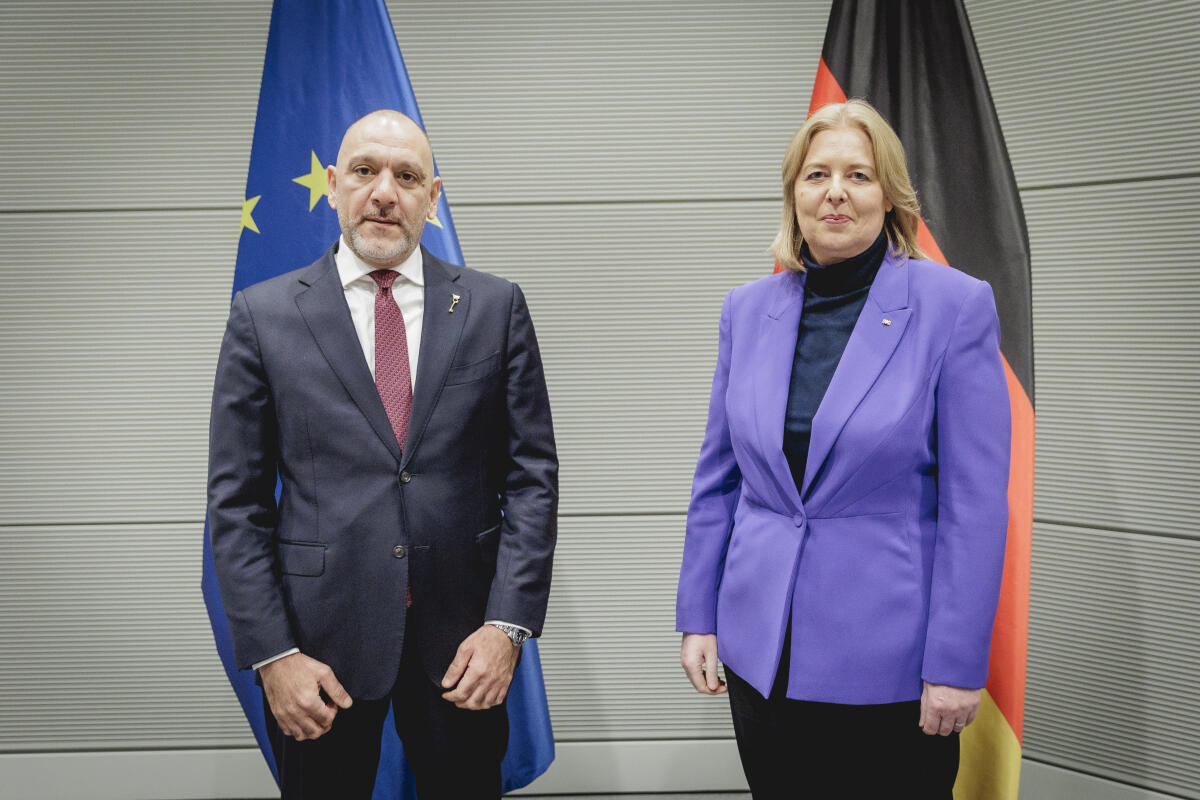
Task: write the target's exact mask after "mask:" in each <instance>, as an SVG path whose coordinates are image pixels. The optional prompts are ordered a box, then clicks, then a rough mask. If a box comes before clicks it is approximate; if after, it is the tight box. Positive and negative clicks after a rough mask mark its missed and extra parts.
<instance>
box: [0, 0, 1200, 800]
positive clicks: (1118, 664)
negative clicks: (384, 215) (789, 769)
mask: <svg viewBox="0 0 1200 800" xmlns="http://www.w3.org/2000/svg"><path fill="white" fill-rule="evenodd" d="M827 9H828V7H827V4H825V3H818V2H805V3H796V2H774V1H767V0H761V1H760V2H736V3H735V2H675V1H672V0H655V1H653V2H608V3H591V4H580V3H573V2H567V0H560V2H549V1H548V0H547V2H512V3H503V4H497V3H488V2H482V1H480V2H458V3H449V4H448V3H444V2H443V3H433V2H406V3H399V2H396V3H392V5H391V11H392V16H393V22H394V23H395V24H396V28H397V34H398V37H399V40H400V45H401V48H402V50H403V52H404V56H405V59H406V61H407V64H408V68H409V71H410V75H411V78H412V82H413V85H414V88H415V89H416V92H417V96H418V98H419V100H420V103H421V109H422V112H423V114H424V116H425V120H426V123H427V125H428V128H429V131H430V134H431V137H432V139H433V143H434V147H435V151H436V153H437V156H438V162H439V165H440V167H441V168H442V171H443V175H444V178H445V181H446V188H447V192H448V196H449V199H450V201H451V203H452V207H453V209H454V213H455V218H456V224H457V227H458V229H459V232H460V235H461V240H462V246H463V250H464V253H465V257H466V259H467V261H468V263H469V264H470V265H471V266H474V267H476V268H480V269H484V270H488V271H493V272H496V273H499V274H501V275H504V276H506V277H509V278H513V279H515V280H518V281H520V282H521V284H522V286H523V287H524V288H525V290H526V293H527V295H528V298H529V302H530V305H531V308H532V310H533V313H534V316H535V320H536V321H537V324H538V329H539V335H540V338H541V340H542V344H543V349H544V352H545V358H546V366H547V373H548V376H549V379H550V390H551V396H552V401H553V403H554V409H555V417H556V422H557V428H558V432H559V440H560V448H561V454H562V462H563V487H562V488H563V492H562V494H563V504H562V512H563V520H562V538H561V544H560V558H559V560H558V562H557V570H556V582H555V590H554V595H553V601H552V607H551V612H550V619H549V620H548V624H547V633H546V638H545V640H544V641H543V643H542V655H543V660H544V663H545V670H546V677H547V688H548V693H549V697H550V702H551V708H552V712H553V715H554V720H555V726H556V731H557V736H558V738H559V740H560V741H561V742H564V743H566V742H574V743H579V744H581V745H584V744H588V743H602V742H618V743H619V742H631V741H644V740H660V741H662V742H673V743H677V744H679V745H680V746H681V747H683V748H685V749H686V747H687V744H688V742H694V741H696V740H700V739H726V738H728V737H729V736H730V735H731V733H730V728H729V724H728V722H727V719H726V717H727V711H726V708H725V706H724V704H723V702H721V701H718V702H707V701H705V700H704V699H702V698H699V697H698V696H695V695H694V694H693V693H691V692H690V690H689V689H688V688H687V687H686V685H685V682H684V680H683V677H682V674H681V673H680V670H679V668H678V664H677V657H676V652H677V640H676V637H675V635H674V634H673V633H672V632H671V630H672V627H673V625H672V595H673V583H674V578H675V571H676V569H677V566H678V558H679V547H680V543H681V537H682V521H683V512H684V510H685V506H686V499H687V492H688V483H689V479H690V471H691V468H692V466H693V461H694V458H695V454H696V451H697V448H698V446H699V437H700V434H701V432H702V425H703V415H704V406H705V402H706V398H707V384H708V381H709V379H710V377H711V370H712V362H713V359H714V355H715V339H716V317H717V314H718V310H719V304H720V298H721V296H722V295H723V293H724V292H725V291H726V290H727V289H728V288H729V287H730V286H732V285H735V284H737V283H741V282H744V281H746V280H750V279H752V278H754V277H756V276H758V275H760V274H762V273H764V272H765V271H767V270H768V269H769V259H768V257H767V256H766V254H765V248H766V246H767V244H768V243H769V241H770V238H771V235H772V233H773V229H774V226H775V223H776V215H777V201H776V196H777V194H778V190H777V187H776V173H777V166H778V162H779V159H780V157H781V155H782V152H783V149H784V147H785V146H786V143H787V140H788V137H789V135H790V133H791V132H792V131H793V130H794V128H795V127H796V126H797V125H798V124H799V122H800V121H801V119H802V116H803V113H804V111H805V110H806V108H807V100H808V94H809V91H810V89H811V85H812V76H813V73H814V69H815V64H816V58H817V54H818V52H819V48H820V42H821V38H822V36H823V33H824V25H825V16H826V13H827ZM3 11H4V20H5V24H4V25H3V26H0V52H3V53H4V58H3V60H2V61H0V120H2V122H0V174H2V175H3V176H4V179H3V181H0V252H3V256H2V257H0V397H2V398H3V403H2V405H0V690H2V691H3V693H4V695H5V696H6V697H8V698H19V702H15V703H13V702H10V703H8V704H7V708H6V711H5V712H4V713H3V714H2V715H0V786H3V785H6V780H5V778H6V775H9V774H12V773H13V772H14V771H15V770H18V769H19V768H20V764H21V763H24V762H21V760H20V759H21V758H23V757H25V756H29V755H30V754H34V753H52V754H55V753H56V754H62V755H61V757H62V758H63V759H66V758H67V756H68V755H70V754H78V753H80V752H84V751H97V750H98V751H102V752H106V751H118V750H125V751H149V752H159V751H162V752H165V751H167V750H175V751H183V752H191V751H200V750H205V749H209V748H217V749H219V748H244V747H249V746H251V744H252V743H251V740H250V737H249V734H248V731H247V729H246V727H245V725H244V722H243V721H242V718H241V714H240V712H239V710H238V708H237V706H236V703H235V701H234V699H233V696H232V693H231V692H230V691H229V690H228V688H227V686H226V684H225V683H224V679H223V676H222V674H221V672H220V668H219V664H218V662H217V659H216V656H215V652H214V651H213V648H212V645H211V639H210V636H209V634H208V628H207V621H206V619H205V617H204V612H203V607H202V604H201V601H200V596H199V590H198V583H199V550H200V535H201V527H202V522H203V512H204V462H205V443H206V430H207V406H208V393H209V391H210V388H211V375H212V369H213V365H214V362H215V355H216V349H217V345H218V342H219V339H220V335H221V331H222V326H223V321H224V315H225V309H226V307H227V303H228V293H229V286H230V280H231V277H232V265H233V258H234V253H235V248H236V242H237V235H238V215H239V210H240V202H241V199H242V189H243V185H244V180H245V172H246V163H247V158H248V153H249V143H250V135H251V131H252V126H253V120H254V110H255V103H256V99H257V92H258V78H259V74H260V70H261V64H262V53H263V46H264V44H265V36H266V27H267V20H268V17H269V3H267V2H265V0H259V1H258V2H253V3H243V2H209V3H187V2H132V1H131V0H124V1H122V0H101V1H100V2H83V0H57V1H51V0H41V1H40V2H19V1H17V0H7V2H5V3H4V6H3ZM968 11H969V12H970V14H971V17H972V20H973V22H974V26H975V32H976V36H977V39H978V44H979V47H980V51H981V54H982V56H983V60H984V65H985V67H986V69H987V71H988V76H989V79H990V82H991V86H992V90H993V95H994V97H995V100H996V105H997V109H998V112H999V114H1000V120H1001V123H1002V125H1003V127H1004V132H1005V135H1006V137H1007V140H1008V144H1009V148H1010V153H1011V156H1012V159H1013V164H1014V167H1015V170H1016V174H1017V179H1018V183H1019V185H1020V188H1021V192H1022V199H1023V201H1024V203H1025V208H1026V213H1027V216H1028V220H1029V228H1030V239H1031V246H1032V251H1033V260H1034V317H1035V325H1036V331H1035V348H1036V377H1037V410H1038V451H1037V457H1038V477H1037V493H1036V505H1035V515H1036V523H1035V552H1034V577H1033V582H1034V585H1033V601H1032V611H1031V628H1032V630H1031V635H1030V661H1029V696H1028V705H1027V709H1026V740H1025V745H1026V749H1025V754H1026V756H1027V758H1029V759H1033V760H1037V761H1039V762H1043V763H1046V764H1051V765H1057V766H1060V767H1065V768H1067V769H1068V770H1073V771H1078V772H1080V773H1087V774H1091V775H1097V776H1102V777H1105V778H1109V779H1112V780H1114V781H1118V782H1120V783H1121V784H1125V785H1129V786H1141V787H1148V788H1151V789H1156V790H1158V791H1161V792H1166V793H1170V794H1174V795H1178V796H1183V797H1200V768H1198V767H1197V766H1196V765H1197V764H1198V763H1200V727H1198V726H1200V723H1198V721H1197V720H1200V693H1198V690H1197V688H1196V682H1195V680H1194V674H1195V666H1194V664H1195V663H1196V659H1197V656H1198V655H1200V626H1198V622H1197V615H1196V613H1195V597H1196V592H1197V590H1198V589H1200V541H1198V538H1197V533H1196V527H1195V524H1194V522H1193V520H1194V519H1195V518H1196V516H1197V512H1198V511H1200V491H1198V489H1200V486H1198V483H1200V481H1198V480H1197V478H1198V476H1200V468H1198V467H1197V463H1196V455H1195V454H1196V452H1197V446H1198V445H1200V412H1198V411H1197V410H1196V399H1197V393H1198V392H1197V390H1198V389H1200V358H1198V356H1200V348H1198V345H1200V279H1198V278H1197V268H1198V267H1200V264H1197V261H1198V259H1197V257H1196V256H1195V254H1194V252H1195V251H1194V248H1193V247H1191V246H1189V245H1190V239H1191V238H1193V236H1194V229H1195V223H1196V220H1197V218H1198V215H1197V212H1198V211H1200V146H1198V144H1197V142H1198V141H1200V139H1198V137H1196V135H1195V130H1196V127H1197V126H1196V123H1197V121H1198V118H1200V102H1198V101H1200V89H1198V87H1197V82H1196V81H1195V78H1194V75H1195V74H1196V70H1197V67H1200V57H1198V56H1197V55H1196V52H1195V46H1194V45H1195V42H1196V41H1197V33H1198V32H1200V10H1198V9H1197V8H1196V6H1195V4H1193V3H1189V2H1182V1H1178V2H1142V3H1134V4H1130V3H1124V2H1079V1H1078V0H1071V1H1070V2H1060V3H1055V4H1045V3H1039V2H1035V1H1034V0H1011V1H1006V2H1001V1H1000V0H968ZM300 162H301V163H299V165H298V167H297V173H296V174H301V173H303V172H305V171H306V170H307V154H301V158H300ZM246 235H252V234H246ZM181 720H182V721H184V722H183V723H181ZM51 763H53V761H51ZM61 763H63V764H67V763H71V762H68V761H67V760H63V761H62V762H61ZM6 770H8V772H6ZM114 780H116V778H114ZM164 780H166V779H164ZM660 780H661V782H662V783H663V785H662V787H661V788H664V789H665V788H671V785H669V784H671V781H672V779H671V777H670V772H669V771H667V773H666V777H663V778H661V779H660ZM685 783H686V780H685V776H682V775H681V776H679V780H678V785H684V784H685ZM9 785H11V784H9ZM91 788H92V789H94V788H95V787H91ZM172 792H175V794H171V793H172ZM181 792H182V793H181ZM87 793H88V792H87V791H86V790H85V789H84V788H81V793H80V795H79V796H84V795H85V794H87ZM92 794H95V792H94V791H93V792H92ZM168 795H170V796H187V795H186V792H185V791H184V790H182V789H170V790H169V791H168V790H166V789H164V790H163V792H162V794H161V796H168Z"/></svg>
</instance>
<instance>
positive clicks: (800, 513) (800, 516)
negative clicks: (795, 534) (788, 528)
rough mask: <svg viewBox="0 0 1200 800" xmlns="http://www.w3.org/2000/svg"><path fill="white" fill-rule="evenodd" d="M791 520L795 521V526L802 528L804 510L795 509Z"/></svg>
mask: <svg viewBox="0 0 1200 800" xmlns="http://www.w3.org/2000/svg"><path fill="white" fill-rule="evenodd" d="M792 522H794V523H796V527H797V528H803V527H804V512H803V511H797V512H796V514H795V516H793V517H792Z"/></svg>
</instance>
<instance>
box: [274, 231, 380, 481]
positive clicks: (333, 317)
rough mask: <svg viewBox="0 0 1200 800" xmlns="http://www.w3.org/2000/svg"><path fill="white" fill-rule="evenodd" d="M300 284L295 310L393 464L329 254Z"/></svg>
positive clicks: (375, 393) (376, 398) (372, 382)
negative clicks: (387, 451) (383, 446)
mask: <svg viewBox="0 0 1200 800" xmlns="http://www.w3.org/2000/svg"><path fill="white" fill-rule="evenodd" d="M300 282H301V283H303V284H305V285H306V286H308V288H307V289H306V290H304V291H302V292H300V293H299V294H297V295H296V307H297V308H298V309H299V310H300V315H301V316H302V317H304V322H305V324H307V325H308V329H309V331H310V332H311V333H312V336H313V338H314V339H316V341H317V346H318V347H319V348H321V353H322V354H323V355H324V356H325V360H326V361H328V362H329V366H330V368H332V369H333V371H334V373H335V374H337V376H338V379H339V380H340V381H341V382H342V385H343V386H344V387H346V392H347V393H348V394H349V395H350V397H351V398H353V400H354V404H355V405H357V406H358V408H359V410H360V411H362V413H363V415H364V416H365V417H366V418H367V421H368V422H370V423H371V427H372V428H373V429H374V430H375V433H376V434H377V435H378V436H379V438H380V439H382V440H383V443H384V444H385V445H387V448H388V450H390V451H391V453H392V455H393V456H395V457H396V459H397V460H399V459H400V445H399V443H397V442H396V434H395V432H394V431H393V430H392V424H391V422H389V421H388V417H387V411H385V410H384V408H383V401H382V400H380V399H379V390H378V389H376V388H375V380H374V379H373V378H372V377H371V368H370V367H368V366H367V360H366V359H365V358H364V357H363V351H362V344H360V343H359V341H358V334H357V333H355V332H354V321H353V320H352V319H351V318H350V307H349V306H347V305H346V294H345V291H344V290H343V289H342V282H341V280H339V278H338V271H337V266H336V264H335V263H334V260H333V250H330V251H329V252H327V253H326V254H325V257H324V258H322V259H321V260H320V261H318V262H317V263H316V264H314V265H313V266H312V267H311V268H310V269H308V270H305V271H304V273H303V274H302V275H301V276H300Z"/></svg>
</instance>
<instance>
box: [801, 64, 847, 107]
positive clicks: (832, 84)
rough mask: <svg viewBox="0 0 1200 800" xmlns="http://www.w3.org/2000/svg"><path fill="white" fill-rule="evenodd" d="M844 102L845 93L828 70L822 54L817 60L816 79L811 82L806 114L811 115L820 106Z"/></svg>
mask: <svg viewBox="0 0 1200 800" xmlns="http://www.w3.org/2000/svg"><path fill="white" fill-rule="evenodd" d="M844 102H846V93H845V92H843V91H842V87H841V86H840V85H838V82H837V78H835V77H833V73H832V72H830V71H829V67H828V66H827V65H826V64H825V58H824V56H822V57H821V60H820V61H819V62H817V80H816V82H814V83H813V93H812V100H811V101H810V102H809V104H808V116H810V117H811V116H812V114H813V112H814V111H816V110H817V109H818V108H820V107H821V106H827V105H829V104H830V103H844Z"/></svg>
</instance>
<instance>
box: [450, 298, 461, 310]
mask: <svg viewBox="0 0 1200 800" xmlns="http://www.w3.org/2000/svg"><path fill="white" fill-rule="evenodd" d="M459 300H462V298H461V297H459V296H458V295H456V294H452V295H450V308H449V311H450V313H451V314H453V313H454V307H455V306H456V305H458V301H459Z"/></svg>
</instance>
